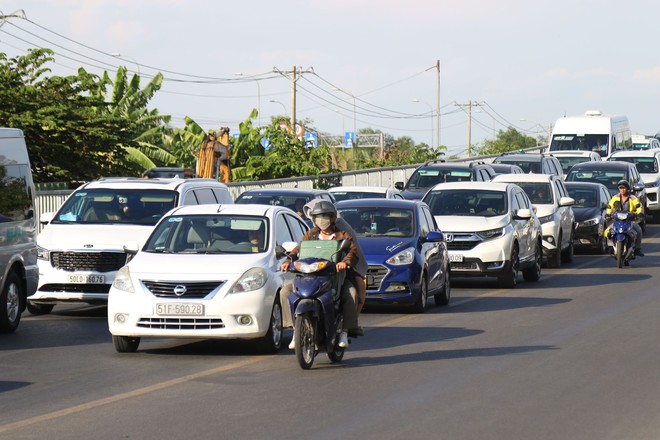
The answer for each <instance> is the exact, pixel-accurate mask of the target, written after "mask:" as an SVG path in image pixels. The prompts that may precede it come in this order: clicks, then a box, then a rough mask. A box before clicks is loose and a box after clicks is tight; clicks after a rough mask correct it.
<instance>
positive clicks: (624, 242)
mask: <svg viewBox="0 0 660 440" xmlns="http://www.w3.org/2000/svg"><path fill="white" fill-rule="evenodd" d="M612 220H613V223H612V226H611V228H610V231H609V233H608V237H607V241H608V245H610V246H611V247H612V256H613V257H614V258H615V259H616V265H617V267H618V268H619V269H620V268H622V267H623V266H624V265H625V266H629V265H630V260H634V259H635V238H636V235H635V231H634V229H633V227H632V222H633V221H634V220H635V214H633V213H631V212H627V211H615V212H614V213H613V214H612Z"/></svg>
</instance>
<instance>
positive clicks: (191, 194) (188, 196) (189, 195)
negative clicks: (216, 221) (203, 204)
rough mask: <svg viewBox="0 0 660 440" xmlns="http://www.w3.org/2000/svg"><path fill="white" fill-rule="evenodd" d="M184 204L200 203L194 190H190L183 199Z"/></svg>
mask: <svg viewBox="0 0 660 440" xmlns="http://www.w3.org/2000/svg"><path fill="white" fill-rule="evenodd" d="M183 204H184V205H199V203H197V198H196V197H195V193H194V192H193V191H188V192H187V193H186V195H185V197H184V199H183Z"/></svg>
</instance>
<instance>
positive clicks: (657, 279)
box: [0, 225, 660, 440]
mask: <svg viewBox="0 0 660 440" xmlns="http://www.w3.org/2000/svg"><path fill="white" fill-rule="evenodd" d="M644 246H645V252H646V254H647V256H646V257H644V258H638V259H637V260H635V261H634V262H633V265H632V266H631V267H629V268H624V269H617V268H616V267H615V261H614V260H613V259H612V258H609V257H606V256H596V255H576V258H575V261H574V262H573V263H572V264H569V265H563V266H562V267H561V268H560V269H544V270H543V275H542V278H541V280H540V281H539V282H538V283H526V282H524V281H522V277H521V278H520V282H519V284H518V287H516V288H515V289H512V290H505V289H498V288H497V287H496V286H497V285H496V283H495V282H494V281H491V280H487V279H484V280H476V281H469V280H467V281H466V280H455V282H454V286H453V291H452V301H451V303H450V306H448V307H444V308H437V307H431V308H430V309H429V310H427V312H426V313H425V314H422V315H414V314H407V313H401V312H396V311H393V310H371V311H369V312H367V313H365V314H363V315H362V317H361V322H362V324H363V326H364V327H365V329H366V333H365V336H364V337H362V338H359V339H357V340H354V341H353V343H352V344H351V346H350V349H349V350H348V351H347V352H346V356H345V358H344V362H343V363H341V364H331V363H330V362H329V361H328V360H327V358H326V357H325V355H320V356H319V357H318V358H317V359H316V362H315V364H314V367H313V369H312V370H310V371H303V370H301V369H300V368H299V367H298V364H297V362H296V359H295V356H294V355H293V352H291V351H289V350H286V349H284V350H283V351H282V352H280V353H279V354H277V355H273V356H263V355H258V354H256V352H255V351H254V350H253V349H252V347H251V346H249V345H246V344H244V343H236V342H222V341H200V340H193V341H189V340H173V339H153V340H148V339H147V340H145V339H143V340H142V343H141V345H140V350H139V351H138V352H137V353H132V354H118V353H116V352H115V350H114V348H113V346H112V342H111V339H110V334H109V333H108V331H107V324H106V319H105V312H106V310H105V309H104V308H102V307H87V306H73V305H72V306H58V307H56V308H55V309H54V311H53V313H52V314H51V315H47V316H39V317H35V316H30V315H29V314H26V315H24V318H23V319H24V320H23V321H22V322H21V325H20V327H19V329H18V331H17V332H16V333H14V334H11V335H0V439H5V438H6V439H43V438H48V439H129V438H132V439H183V438H194V439H211V438H214V439H301V438H314V439H321V440H322V439H361V440H366V439H403V438H406V439H451V440H463V439H480V440H482V439H488V440H492V439H496V440H499V439H502V440H504V439H506V440H511V439H526V440H527V439H535V440H544V439H571V440H575V439H594V440H607V439H612V440H621V439H649V440H657V439H658V438H660V379H658V371H660V368H659V365H660V343H659V340H660V337H659V335H660V319H658V316H660V275H658V270H657V268H658V266H659V265H660V226H656V225H650V226H649V228H648V230H647V234H646V237H645V239H644ZM287 338H288V335H287ZM287 342H288V339H287Z"/></svg>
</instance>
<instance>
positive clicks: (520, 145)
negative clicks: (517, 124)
mask: <svg viewBox="0 0 660 440" xmlns="http://www.w3.org/2000/svg"><path fill="white" fill-rule="evenodd" d="M535 146H536V139H534V138H533V137H531V136H526V135H524V134H522V133H520V132H519V131H517V130H516V129H515V128H513V127H509V128H507V130H506V131H502V130H499V131H498V132H497V137H496V138H495V139H492V140H491V139H487V140H485V141H484V145H483V146H482V147H479V148H478V149H477V154H479V155H481V156H486V155H491V154H501V153H506V152H507V151H514V150H523V149H526V148H532V147H535Z"/></svg>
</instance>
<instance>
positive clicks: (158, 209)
mask: <svg viewBox="0 0 660 440" xmlns="http://www.w3.org/2000/svg"><path fill="white" fill-rule="evenodd" d="M177 198H178V193H177V192H176V191H170V190H162V189H107V188H103V189H82V190H79V191H76V192H74V193H73V194H72V195H71V196H70V197H69V198H68V199H67V200H66V201H65V202H64V204H63V205H62V207H61V208H60V209H59V211H58V212H57V214H56V215H55V217H54V218H53V220H52V222H51V223H55V224H110V223H113V224H116V223H119V224H139V225H155V224H156V223H157V222H158V220H159V219H160V218H161V217H162V216H163V215H164V214H165V213H166V212H167V211H169V210H170V209H172V208H174V206H175V205H176V202H177Z"/></svg>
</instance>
